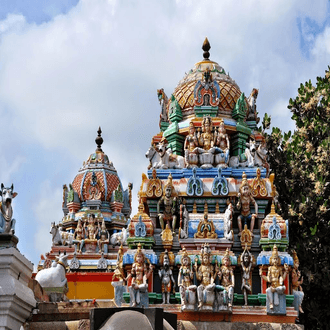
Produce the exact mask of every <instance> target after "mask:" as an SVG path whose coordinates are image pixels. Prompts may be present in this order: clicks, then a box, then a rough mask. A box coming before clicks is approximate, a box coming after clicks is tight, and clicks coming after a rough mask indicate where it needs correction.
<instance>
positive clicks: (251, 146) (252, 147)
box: [246, 139, 256, 154]
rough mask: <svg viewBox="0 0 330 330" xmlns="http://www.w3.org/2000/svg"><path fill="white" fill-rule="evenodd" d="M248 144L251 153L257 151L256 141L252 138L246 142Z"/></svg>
mask: <svg viewBox="0 0 330 330" xmlns="http://www.w3.org/2000/svg"><path fill="white" fill-rule="evenodd" d="M246 146H247V147H248V148H249V149H250V152H251V154H253V153H255V151H256V141H255V140H252V139H250V141H249V142H247V143H246Z"/></svg>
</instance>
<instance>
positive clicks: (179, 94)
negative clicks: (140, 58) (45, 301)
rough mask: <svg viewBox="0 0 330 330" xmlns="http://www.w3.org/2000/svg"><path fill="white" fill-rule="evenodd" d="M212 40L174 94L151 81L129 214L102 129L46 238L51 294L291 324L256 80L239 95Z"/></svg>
mask: <svg viewBox="0 0 330 330" xmlns="http://www.w3.org/2000/svg"><path fill="white" fill-rule="evenodd" d="M210 48H211V47H210V44H209V42H208V40H207V39H205V41H204V44H203V46H202V49H203V59H202V60H201V61H200V62H197V63H196V64H195V65H194V67H193V68H192V69H191V70H190V71H189V72H188V73H187V74H185V76H184V77H183V79H182V80H181V81H179V83H178V85H177V87H176V88H175V89H174V92H173V94H171V96H169V97H168V96H167V95H166V93H165V91H164V90H163V89H160V90H158V91H157V96H158V99H159V102H160V105H161V113H160V120H159V128H157V123H155V133H156V134H155V135H154V136H152V137H151V143H150V147H149V149H148V150H147V151H146V154H145V156H146V158H147V159H148V162H149V164H148V165H147V166H146V167H147V168H146V172H145V173H142V182H140V183H139V184H138V192H137V195H138V202H139V207H138V211H137V213H136V214H135V215H133V216H131V201H132V187H133V185H132V184H129V186H128V187H127V189H124V187H123V186H122V184H121V181H120V179H119V177H118V174H117V171H116V169H115V167H114V165H113V164H112V162H111V161H110V160H109V158H108V156H107V155H106V154H105V153H104V152H103V150H102V143H103V139H102V137H101V129H99V130H98V136H97V138H96V140H95V141H96V144H97V148H96V151H95V152H94V153H92V154H91V155H90V156H89V158H88V159H87V161H86V162H84V163H83V166H82V168H81V169H80V170H79V172H78V174H77V175H76V177H75V178H74V179H73V182H72V183H71V184H69V186H68V187H67V186H66V185H64V186H63V203H62V207H63V213H64V215H63V219H62V220H61V221H59V224H56V223H52V224H51V229H50V231H51V234H52V242H53V245H52V248H51V251H50V252H49V253H47V254H46V255H45V256H42V258H41V260H40V263H39V265H38V270H39V273H38V274H37V277H36V279H37V280H38V278H39V279H40V278H41V281H43V283H46V284H45V286H46V287H47V285H48V284H47V274H46V273H45V270H47V269H50V268H55V267H57V266H59V265H60V266H61V267H62V266H63V267H64V270H66V281H65V279H64V280H63V281H62V282H61V283H59V284H57V285H56V288H57V289H56V288H54V285H52V283H49V285H48V287H49V289H48V291H47V289H46V292H48V296H49V299H50V301H63V300H64V301H65V300H68V299H69V300H70V299H71V300H74V301H79V300H86V299H94V300H93V301H94V302H95V301H97V300H98V299H114V306H118V307H121V308H125V307H127V308H129V307H131V308H139V307H140V308H154V307H161V308H163V310H164V311H166V312H169V313H173V314H176V316H177V320H178V324H180V326H181V329H185V324H186V325H187V324H188V323H189V326H191V327H190V328H189V329H202V328H203V329H204V326H205V324H204V323H205V322H209V323H213V324H218V323H219V324H220V323H221V322H226V323H228V322H230V323H231V324H234V323H237V322H246V323H260V324H261V323H262V324H265V329H273V327H272V325H271V324H272V323H278V324H287V325H288V327H287V328H286V329H296V327H295V326H294V323H295V321H296V319H297V318H298V317H299V313H300V312H303V311H302V308H301V303H302V301H303V291H302V289H301V283H302V279H301V274H300V271H299V260H298V257H297V254H296V253H295V252H294V251H289V250H288V246H289V227H288V226H289V225H288V221H287V220H284V219H283V218H282V217H281V216H280V215H279V214H277V213H276V209H275V199H276V196H277V194H278V193H281V192H277V191H276V189H275V185H274V180H276V178H275V177H274V174H272V173H271V169H270V166H269V164H268V163H267V150H266V147H265V145H266V144H265V138H264V136H263V134H262V133H261V132H260V130H258V126H257V125H258V122H259V118H258V112H257V108H256V99H257V96H258V90H257V89H253V90H252V92H251V94H250V95H249V96H248V97H246V96H245V94H244V93H243V92H241V91H240V88H239V87H238V85H237V84H236V82H235V81H234V80H233V79H232V78H231V77H230V76H229V74H227V73H226V71H225V70H224V69H223V68H222V67H221V66H220V65H219V64H218V63H216V62H214V61H212V60H210V53H209V51H210ZM293 234H294V233H293ZM63 267H62V268H61V269H63ZM42 272H44V273H42ZM39 274H41V275H39ZM44 277H46V280H45V279H44ZM43 289H44V287H43ZM203 324H204V325H203ZM214 326H215V325H214ZM187 329H188V327H187ZM219 329H222V328H220V327H219ZM226 329H229V328H226ZM230 329H231V328H230ZM260 329H261V328H260ZM262 329H263V328H262Z"/></svg>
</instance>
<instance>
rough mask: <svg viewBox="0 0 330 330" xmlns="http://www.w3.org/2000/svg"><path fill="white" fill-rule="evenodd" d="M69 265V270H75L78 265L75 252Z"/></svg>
mask: <svg viewBox="0 0 330 330" xmlns="http://www.w3.org/2000/svg"><path fill="white" fill-rule="evenodd" d="M69 267H70V270H77V269H79V267H80V262H79V260H78V258H77V254H76V252H75V253H74V254H73V258H72V260H71V262H70V266H69Z"/></svg>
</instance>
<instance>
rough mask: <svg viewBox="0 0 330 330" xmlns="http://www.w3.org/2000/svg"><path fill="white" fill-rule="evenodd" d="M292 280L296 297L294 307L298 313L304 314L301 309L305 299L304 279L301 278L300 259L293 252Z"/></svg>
mask: <svg viewBox="0 0 330 330" xmlns="http://www.w3.org/2000/svg"><path fill="white" fill-rule="evenodd" d="M291 280H292V282H291V283H292V293H293V296H294V300H293V306H294V308H295V310H296V311H299V312H300V313H303V312H304V311H303V309H302V308H301V304H302V301H303V299H304V291H303V290H302V287H301V284H302V283H303V281H304V278H303V277H301V274H300V270H299V259H298V256H297V253H296V251H293V268H292V271H291Z"/></svg>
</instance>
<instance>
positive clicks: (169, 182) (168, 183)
mask: <svg viewBox="0 0 330 330" xmlns="http://www.w3.org/2000/svg"><path fill="white" fill-rule="evenodd" d="M167 187H170V188H171V190H172V194H173V193H174V192H175V190H174V186H173V182H172V174H171V173H170V175H169V176H168V178H167V182H166V184H165V187H164V192H165V190H166V188H167Z"/></svg>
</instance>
